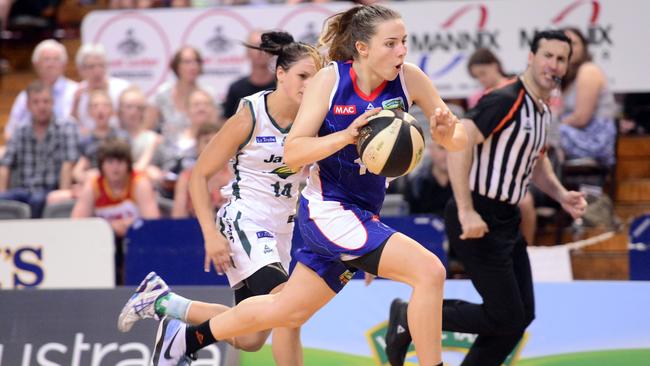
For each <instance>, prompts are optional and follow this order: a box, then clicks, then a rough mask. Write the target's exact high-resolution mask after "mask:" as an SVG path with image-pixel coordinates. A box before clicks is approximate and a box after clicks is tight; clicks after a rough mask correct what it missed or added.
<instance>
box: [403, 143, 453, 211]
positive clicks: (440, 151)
mask: <svg viewBox="0 0 650 366" xmlns="http://www.w3.org/2000/svg"><path fill="white" fill-rule="evenodd" d="M427 149H428V151H429V159H426V160H425V161H424V162H423V163H424V164H423V165H422V166H421V167H420V168H419V169H418V170H417V171H415V172H414V174H411V175H409V176H408V183H407V187H406V192H405V198H406V200H407V201H408V203H409V207H410V208H411V213H414V214H419V213H432V214H436V215H438V216H440V217H442V216H443V214H444V211H445V205H446V204H447V201H448V200H449V199H450V198H451V195H452V192H451V185H450V184H449V173H448V171H447V150H445V149H444V148H443V147H442V146H440V145H439V144H437V143H436V142H434V141H433V140H431V141H429V145H428V148H427Z"/></svg>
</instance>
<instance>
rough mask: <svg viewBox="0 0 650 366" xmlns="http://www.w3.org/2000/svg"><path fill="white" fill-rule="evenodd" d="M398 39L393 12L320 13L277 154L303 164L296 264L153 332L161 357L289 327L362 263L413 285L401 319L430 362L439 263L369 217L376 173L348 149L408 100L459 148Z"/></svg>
mask: <svg viewBox="0 0 650 366" xmlns="http://www.w3.org/2000/svg"><path fill="white" fill-rule="evenodd" d="M406 37H407V36H406V30H405V27H404V23H403V21H402V20H401V17H400V15H399V14H398V13H397V12H395V11H393V10H391V9H388V8H386V7H384V6H381V5H368V6H358V7H354V8H351V9H349V10H347V11H345V12H343V13H339V14H336V15H334V16H332V17H331V18H330V19H329V21H328V23H327V25H326V27H325V30H324V33H323V35H322V36H321V41H322V42H323V44H324V45H325V46H327V47H328V48H329V57H330V59H331V60H332V61H333V62H332V64H330V66H328V67H327V68H324V69H322V70H321V71H319V72H318V73H317V74H316V76H315V77H314V79H313V80H312V81H311V82H310V84H309V86H308V87H307V89H306V91H305V95H304V97H303V101H302V103H301V106H300V110H299V112H298V115H297V117H296V121H295V123H294V125H293V127H292V129H291V132H290V133H289V137H288V138H287V141H286V145H285V151H284V161H285V163H286V164H287V166H288V167H289V168H291V169H292V170H294V171H295V170H299V169H300V168H301V167H303V166H307V165H310V164H313V165H312V166H311V172H310V178H309V180H308V183H307V187H306V188H305V190H304V191H303V197H302V198H301V202H300V211H299V217H298V222H299V225H300V228H301V232H302V234H303V237H304V239H305V247H304V248H302V249H301V250H300V251H299V252H298V260H299V263H298V264H297V265H296V268H295V269H294V271H293V273H292V274H291V276H290V277H289V281H288V282H287V284H286V285H285V286H284V288H283V289H282V290H281V291H279V292H277V293H274V294H270V295H263V296H255V297H250V298H248V299H246V300H245V301H243V302H241V303H239V304H238V305H237V306H235V307H234V308H232V309H230V310H228V311H226V312H223V313H221V314H219V315H217V316H215V317H213V318H212V319H210V320H209V321H207V322H205V323H203V324H201V325H199V326H198V327H191V328H187V329H185V336H184V337H172V335H171V334H168V335H166V336H164V337H159V339H160V340H161V343H162V344H163V347H168V348H166V349H168V350H169V353H168V354H169V355H170V356H171V357H172V359H174V360H180V359H183V358H186V357H187V355H191V354H193V353H194V352H196V351H197V350H198V349H200V348H202V347H205V346H206V345H208V344H211V343H214V342H215V341H217V340H227V339H229V338H232V337H236V336H241V335H244V334H247V333H252V332H258V331H261V330H264V329H274V328H278V327H288V328H296V327H299V326H301V325H302V324H303V323H305V322H306V321H307V320H308V319H309V318H310V317H311V316H312V315H313V314H314V313H315V312H316V311H317V310H318V309H320V308H321V307H323V306H324V305H325V304H327V302H329V301H330V300H331V299H332V298H333V297H334V296H335V295H336V293H337V292H338V291H340V290H341V288H342V287H343V286H344V285H345V283H347V282H348V280H349V279H350V278H351V277H352V274H353V272H354V271H355V270H356V269H362V270H364V271H366V272H369V273H372V274H376V275H379V276H382V277H386V278H390V279H394V280H397V281H401V282H404V283H407V284H409V285H410V286H411V287H413V294H412V297H411V303H410V305H409V307H408V315H409V325H410V326H411V327H412V328H411V332H412V334H413V339H414V342H415V345H416V349H417V354H418V362H419V364H420V365H426V366H435V365H441V364H442V362H441V361H442V360H441V336H442V329H441V313H442V295H443V282H444V279H445V269H444V267H443V265H442V263H441V262H440V261H439V260H438V258H437V257H435V255H433V254H432V253H431V252H429V251H428V250H427V249H425V248H424V247H422V246H421V245H420V244H418V243H417V242H415V241H414V240H412V239H410V238H408V237H406V236H405V235H403V234H400V233H397V232H395V231H394V230H393V229H391V228H390V227H388V226H386V225H384V224H383V223H381V221H380V220H379V217H378V213H379V209H380V208H381V205H382V201H383V199H384V194H385V189H386V180H385V178H384V177H380V176H377V175H372V174H371V173H369V172H367V171H366V169H365V167H364V166H363V164H361V160H360V159H359V156H358V154H357V153H356V150H355V147H354V144H355V143H356V141H357V138H358V135H359V128H361V127H362V126H363V125H365V124H366V123H367V118H368V117H370V116H371V115H373V114H376V113H378V111H379V110H380V109H381V108H380V107H385V108H390V107H398V108H403V109H405V110H407V109H408V107H409V106H410V105H411V103H417V104H418V105H419V106H420V107H421V109H422V110H423V111H424V113H425V114H426V115H427V116H428V117H429V118H430V119H431V132H432V134H433V138H434V139H435V140H436V141H437V142H438V143H440V144H441V145H442V146H444V147H446V148H448V149H450V150H460V149H463V148H464V147H465V144H466V143H467V138H466V134H465V132H464V130H463V128H462V127H458V125H456V123H457V118H456V117H455V116H453V114H451V113H450V112H449V111H448V110H447V108H446V106H445V104H444V103H443V101H442V100H441V99H440V97H439V96H438V93H437V91H436V89H435V88H434V87H433V85H432V84H431V81H430V80H429V79H428V78H427V76H426V75H425V74H424V73H423V72H422V71H421V70H419V69H418V68H417V67H415V66H413V65H410V64H405V62H404V59H405V56H406V45H405V42H406ZM225 259H227V253H223V254H222V255H221V256H220V257H219V263H220V264H221V266H222V268H224V269H227V268H228V267H229V265H230V262H229V261H227V260H225ZM432 309H433V310H434V311H433V313H432ZM197 337H199V338H200V339H201V341H200V342H197V341H196V340H195V339H196V338H197Z"/></svg>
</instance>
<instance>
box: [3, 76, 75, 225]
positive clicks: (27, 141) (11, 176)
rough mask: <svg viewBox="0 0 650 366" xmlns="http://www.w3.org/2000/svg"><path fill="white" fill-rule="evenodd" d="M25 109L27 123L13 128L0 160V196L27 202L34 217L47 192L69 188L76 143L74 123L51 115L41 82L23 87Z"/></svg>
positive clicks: (50, 104) (49, 92) (46, 89)
mask: <svg viewBox="0 0 650 366" xmlns="http://www.w3.org/2000/svg"><path fill="white" fill-rule="evenodd" d="M27 108H28V109H29V112H30V113H31V116H32V117H31V122H30V123H29V124H27V125H25V126H22V127H20V128H18V129H17V130H16V133H15V135H14V136H13V137H12V138H11V140H9V142H8V144H7V149H6V152H5V154H4V156H3V157H2V160H0V199H6V200H15V201H21V202H25V203H28V204H29V205H30V206H31V209H32V217H35V218H37V217H41V214H42V211H43V207H44V205H45V199H46V197H47V194H48V193H49V192H50V191H53V190H55V189H69V188H70V187H71V185H72V166H73V164H74V163H75V161H76V160H77V158H78V157H79V151H78V144H79V142H78V136H77V129H76V126H75V125H74V124H73V123H72V122H69V121H66V120H60V119H56V117H55V116H54V111H53V98H52V90H51V88H50V87H49V86H47V85H46V84H45V83H43V82H42V81H40V80H36V81H34V82H32V83H31V84H29V86H28V87H27ZM10 182H13V183H14V184H13V185H10Z"/></svg>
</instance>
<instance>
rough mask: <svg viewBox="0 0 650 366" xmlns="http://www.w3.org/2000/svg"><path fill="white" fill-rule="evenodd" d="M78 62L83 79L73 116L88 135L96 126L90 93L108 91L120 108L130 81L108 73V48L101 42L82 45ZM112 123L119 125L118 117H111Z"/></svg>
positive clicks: (116, 107)
mask: <svg viewBox="0 0 650 366" xmlns="http://www.w3.org/2000/svg"><path fill="white" fill-rule="evenodd" d="M76 63H77V69H78V71H79V74H80V75H81V77H82V78H83V80H82V81H81V83H79V89H77V91H76V93H75V96H74V103H73V106H72V116H73V117H75V118H76V119H77V123H78V124H79V131H80V133H81V135H82V136H87V135H88V134H90V131H92V129H93V128H94V127H95V126H94V122H93V120H92V118H90V114H89V112H88V97H89V96H90V93H91V92H92V91H94V90H104V91H106V92H107V93H108V95H109V96H110V97H111V101H112V102H113V107H114V110H118V107H119V106H118V103H119V96H120V95H121V94H122V92H123V91H124V90H126V88H128V87H129V86H130V83H129V82H128V81H126V80H123V79H118V78H114V77H112V76H109V75H108V74H107V73H106V50H105V49H104V46H102V45H101V44H93V43H86V44H84V45H83V46H81V48H80V49H79V51H77V57H76ZM111 125H112V126H114V127H117V126H118V122H117V119H115V118H113V119H111Z"/></svg>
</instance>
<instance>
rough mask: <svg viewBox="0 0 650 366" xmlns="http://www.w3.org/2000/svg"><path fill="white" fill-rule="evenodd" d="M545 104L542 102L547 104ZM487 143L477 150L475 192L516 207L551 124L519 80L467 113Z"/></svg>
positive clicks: (472, 177)
mask: <svg viewBox="0 0 650 366" xmlns="http://www.w3.org/2000/svg"><path fill="white" fill-rule="evenodd" d="M542 104H543V103H542ZM466 118H468V119H471V120H473V121H474V123H475V124H476V127H477V128H478V129H479V130H480V131H481V133H482V134H483V136H484V137H485V140H484V141H483V142H482V143H481V144H478V145H475V146H474V152H473V161H472V168H471V170H470V182H469V186H470V189H471V190H472V191H473V192H474V193H476V194H479V195H481V196H485V197H488V198H492V199H495V200H498V201H503V202H508V203H511V204H513V205H514V204H517V203H518V202H519V201H520V200H521V199H522V198H523V196H524V194H525V193H526V190H527V189H528V184H529V183H530V178H531V173H532V172H533V168H534V167H535V163H536V162H537V159H538V158H539V157H540V156H541V154H543V153H544V146H545V144H546V131H547V129H548V126H549V124H550V121H551V113H550V111H549V109H548V107H547V106H546V105H545V104H543V108H542V109H541V110H540V108H539V107H538V106H537V104H536V103H535V101H534V97H533V96H532V95H530V94H529V93H528V92H527V91H526V88H524V85H523V83H522V81H521V80H520V79H519V78H515V79H513V80H512V81H511V82H509V83H508V84H506V85H504V86H502V87H500V88H498V89H495V90H493V91H491V92H489V93H488V94H486V95H484V96H483V97H482V98H481V99H480V100H479V102H478V104H477V105H476V107H474V108H473V109H471V110H469V111H468V112H467V115H466Z"/></svg>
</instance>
